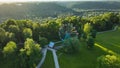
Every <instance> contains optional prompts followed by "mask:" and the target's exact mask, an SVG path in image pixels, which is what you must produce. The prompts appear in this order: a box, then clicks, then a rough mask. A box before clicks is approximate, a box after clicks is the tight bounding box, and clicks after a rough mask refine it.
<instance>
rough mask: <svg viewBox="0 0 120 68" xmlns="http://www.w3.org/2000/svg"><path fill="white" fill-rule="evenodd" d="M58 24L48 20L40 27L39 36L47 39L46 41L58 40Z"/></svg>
mask: <svg viewBox="0 0 120 68" xmlns="http://www.w3.org/2000/svg"><path fill="white" fill-rule="evenodd" d="M60 25H61V24H60V23H58V22H55V21H54V20H50V21H48V22H47V23H44V24H41V25H40V36H42V37H45V38H47V39H48V40H58V39H59V36H58V31H59V27H60Z"/></svg>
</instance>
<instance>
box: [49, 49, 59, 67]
mask: <svg viewBox="0 0 120 68" xmlns="http://www.w3.org/2000/svg"><path fill="white" fill-rule="evenodd" d="M48 50H50V51H52V53H53V58H54V63H55V68H60V67H59V62H58V57H57V54H56V50H55V49H51V48H48Z"/></svg>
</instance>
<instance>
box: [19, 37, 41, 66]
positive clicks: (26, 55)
mask: <svg viewBox="0 0 120 68" xmlns="http://www.w3.org/2000/svg"><path fill="white" fill-rule="evenodd" d="M40 50H41V47H40V45H39V44H36V43H35V42H34V41H33V39H29V38H27V39H26V41H25V43H24V48H22V49H20V57H21V59H20V61H21V63H20V66H21V68H35V67H36V65H37V62H39V60H40V56H41V54H40Z"/></svg>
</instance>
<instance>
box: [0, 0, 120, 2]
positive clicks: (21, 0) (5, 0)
mask: <svg viewBox="0 0 120 68" xmlns="http://www.w3.org/2000/svg"><path fill="white" fill-rule="evenodd" d="M30 1H40V2H41V1H45V2H46V1H119V0H0V2H30Z"/></svg>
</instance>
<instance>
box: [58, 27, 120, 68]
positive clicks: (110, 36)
mask: <svg viewBox="0 0 120 68" xmlns="http://www.w3.org/2000/svg"><path fill="white" fill-rule="evenodd" d="M96 44H99V46H96V45H95V47H94V48H93V49H92V50H88V49H87V48H86V44H85V43H84V42H81V45H80V47H79V48H80V52H79V53H78V54H73V55H67V54H63V53H60V52H58V58H59V63H60V68H96V65H97V57H99V56H101V55H104V54H110V53H111V52H114V53H117V54H120V29H119V30H117V31H113V32H105V33H103V34H98V35H97V37H96ZM105 50H107V51H108V50H109V51H111V52H110V53H108V52H107V51H105Z"/></svg>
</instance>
